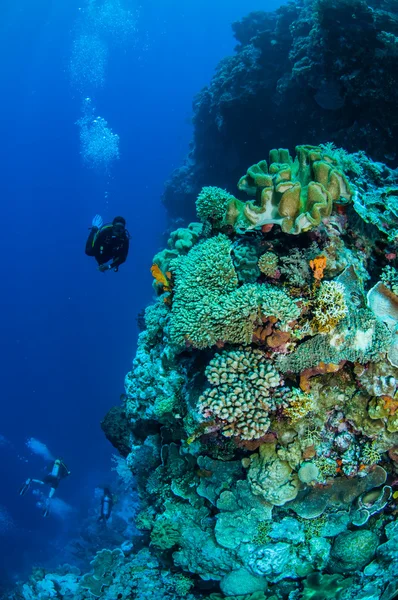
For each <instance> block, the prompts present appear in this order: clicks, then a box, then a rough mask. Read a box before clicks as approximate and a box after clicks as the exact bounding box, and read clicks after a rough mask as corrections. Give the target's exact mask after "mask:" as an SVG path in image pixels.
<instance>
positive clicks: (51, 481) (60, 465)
mask: <svg viewBox="0 0 398 600" xmlns="http://www.w3.org/2000/svg"><path fill="white" fill-rule="evenodd" d="M68 475H70V471H69V469H68V467H67V466H66V465H65V463H64V461H63V460H62V459H61V458H57V459H56V460H54V462H53V463H52V464H51V466H50V468H49V471H48V473H47V475H46V476H45V477H43V479H32V478H31V477H29V478H28V479H27V480H26V481H25V483H24V484H23V486H22V487H21V489H20V490H19V495H20V496H24V495H25V494H26V492H27V491H28V489H29V488H30V486H31V484H32V483H35V484H38V485H49V486H50V491H49V494H48V497H47V500H46V503H45V506H44V509H43V517H46V516H47V515H48V513H49V510H50V501H51V498H52V497H53V496H54V494H55V490H56V489H57V487H58V486H59V482H60V481H61V480H62V479H65V477H68Z"/></svg>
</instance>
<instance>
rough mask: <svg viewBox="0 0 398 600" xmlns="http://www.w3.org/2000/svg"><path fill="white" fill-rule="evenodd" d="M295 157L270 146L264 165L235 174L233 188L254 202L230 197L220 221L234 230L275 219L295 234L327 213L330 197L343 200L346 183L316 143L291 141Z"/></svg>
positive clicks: (347, 192)
mask: <svg viewBox="0 0 398 600" xmlns="http://www.w3.org/2000/svg"><path fill="white" fill-rule="evenodd" d="M296 154H297V157H296V159H295V161H293V160H292V158H291V157H290V155H289V152H288V151H287V150H271V152H270V163H271V164H270V167H269V169H268V166H267V162H266V161H265V160H263V161H261V162H260V163H258V164H257V165H253V167H250V168H249V169H248V171H247V174H246V175H245V176H243V177H241V179H240V180H239V183H238V187H239V189H241V190H243V191H245V192H246V193H247V194H249V195H250V196H256V202H246V203H244V202H241V201H240V200H236V199H234V200H231V202H230V203H229V204H228V208H227V216H226V222H227V223H228V224H230V225H233V226H234V227H235V229H236V230H237V231H247V230H249V229H254V228H259V227H262V226H264V225H272V224H278V225H280V226H281V228H282V231H283V232H285V233H290V234H298V233H301V232H302V231H309V230H310V229H313V228H314V227H317V226H318V225H319V224H320V223H321V220H322V219H323V218H325V217H329V216H330V214H331V212H332V207H333V201H336V200H339V199H340V197H343V198H345V199H346V200H349V199H350V198H351V194H352V193H351V189H350V187H349V184H348V181H347V180H346V178H345V176H344V174H343V173H341V172H340V171H339V170H338V169H337V168H336V163H335V162H334V161H333V160H332V159H330V157H328V156H327V155H325V154H324V153H323V152H322V150H321V149H320V148H318V147H313V146H297V147H296Z"/></svg>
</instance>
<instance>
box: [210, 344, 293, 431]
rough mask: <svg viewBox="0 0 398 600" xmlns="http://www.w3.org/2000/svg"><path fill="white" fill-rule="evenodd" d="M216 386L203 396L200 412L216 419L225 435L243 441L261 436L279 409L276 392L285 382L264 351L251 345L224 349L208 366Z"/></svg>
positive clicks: (213, 383) (212, 383) (212, 382)
mask: <svg viewBox="0 0 398 600" xmlns="http://www.w3.org/2000/svg"><path fill="white" fill-rule="evenodd" d="M205 373H206V377H207V379H208V381H209V383H210V384H211V385H212V386H213V387H211V388H209V389H207V390H206V391H205V392H204V394H202V396H200V398H199V411H200V412H201V413H202V415H203V416H205V417H207V418H212V419H216V421H218V422H219V427H220V429H221V431H222V434H223V435H224V436H226V437H237V438H241V439H243V440H253V439H258V438H261V437H262V436H263V435H264V434H265V433H266V432H267V431H268V428H269V425H270V418H269V415H270V413H271V412H272V411H275V409H276V400H275V398H274V391H275V390H276V389H277V388H278V387H281V386H282V384H283V381H282V379H281V377H280V375H279V374H278V372H277V371H275V370H274V369H273V367H272V366H271V364H270V363H268V364H267V360H266V358H265V356H264V353H263V352H261V351H260V350H252V349H251V348H248V349H244V348H240V349H238V350H235V351H224V352H222V353H221V354H219V355H218V356H216V357H215V358H214V359H213V360H212V361H210V364H209V365H208V367H207V368H206V371H205Z"/></svg>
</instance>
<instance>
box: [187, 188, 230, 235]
mask: <svg viewBox="0 0 398 600" xmlns="http://www.w3.org/2000/svg"><path fill="white" fill-rule="evenodd" d="M233 199H234V197H233V196H232V195H231V194H229V193H228V192H227V191H226V190H222V189H220V188H218V187H211V186H210V187H209V186H208V187H204V188H202V190H201V191H200V193H199V195H198V197H197V200H196V212H197V215H198V217H199V218H200V219H201V220H202V221H208V222H209V223H210V224H211V226H212V227H213V228H214V229H221V227H222V226H223V225H224V217H225V212H226V208H227V205H228V202H230V201H231V200H233Z"/></svg>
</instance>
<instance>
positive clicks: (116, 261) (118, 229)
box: [86, 215, 131, 273]
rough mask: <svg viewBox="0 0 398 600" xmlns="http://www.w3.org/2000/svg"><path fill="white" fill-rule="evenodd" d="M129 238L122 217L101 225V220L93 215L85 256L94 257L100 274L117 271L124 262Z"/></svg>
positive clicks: (124, 220)
mask: <svg viewBox="0 0 398 600" xmlns="http://www.w3.org/2000/svg"><path fill="white" fill-rule="evenodd" d="M130 237H131V236H130V234H129V232H128V231H127V229H126V219H124V218H123V217H115V218H114V219H113V221H112V223H109V224H108V225H103V221H102V218H101V217H100V216H99V215H95V217H94V219H93V221H92V226H91V231H90V235H89V236H88V239H87V242H86V254H87V256H94V258H95V260H96V261H97V263H98V265H99V267H98V270H99V271H101V273H104V272H105V271H110V270H111V269H113V270H114V271H118V270H119V267H120V265H121V264H123V263H124V262H125V261H126V258H127V254H128V251H129V240H130ZM109 261H111V262H109ZM107 263H109V264H107Z"/></svg>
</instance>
